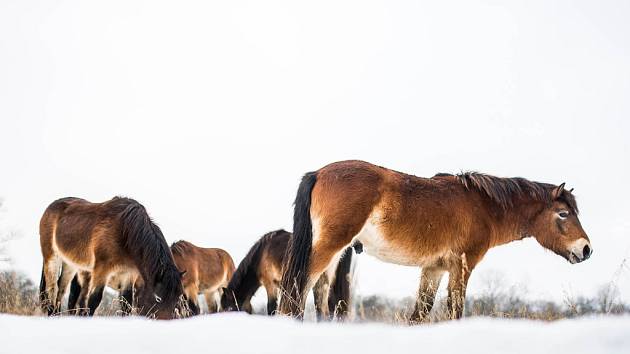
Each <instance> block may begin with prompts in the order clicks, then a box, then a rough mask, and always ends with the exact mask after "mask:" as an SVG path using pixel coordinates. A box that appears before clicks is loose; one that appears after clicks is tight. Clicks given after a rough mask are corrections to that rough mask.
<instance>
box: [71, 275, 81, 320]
mask: <svg viewBox="0 0 630 354" xmlns="http://www.w3.org/2000/svg"><path fill="white" fill-rule="evenodd" d="M81 290H82V289H81V284H80V283H79V274H75V275H74V278H72V282H70V292H69V293H68V310H69V311H71V312H72V313H74V314H76V308H77V303H78V302H79V295H81Z"/></svg>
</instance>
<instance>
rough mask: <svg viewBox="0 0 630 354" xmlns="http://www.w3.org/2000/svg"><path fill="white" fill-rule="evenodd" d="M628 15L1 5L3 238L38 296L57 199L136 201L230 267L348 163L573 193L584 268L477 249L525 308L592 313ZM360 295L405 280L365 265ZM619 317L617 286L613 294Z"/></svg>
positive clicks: (611, 230) (616, 208)
mask: <svg viewBox="0 0 630 354" xmlns="http://www.w3.org/2000/svg"><path fill="white" fill-rule="evenodd" d="M629 18H630V2H628V1H624V0H621V1H504V0H500V1H499V0H497V1H468V0H466V1H432V2H428V1H357V2H348V1H338V0H335V1H317V2H301V1H295V0H291V1H227V2H225V1H212V2H210V1H173V2H170V3H168V2H158V1H129V0H125V1H108V2H98V3H96V2H87V1H50V0H46V1H25V0H19V1H18V0H15V1H10V0H9V1H7V0H2V1H0V122H1V125H0V198H2V199H3V200H4V203H3V204H4V205H3V207H2V209H1V210H0V224H1V225H0V230H1V231H3V232H9V231H13V232H15V233H16V234H17V235H19V236H20V237H19V238H18V239H17V240H14V241H11V242H10V244H9V247H10V248H9V252H10V255H11V257H12V258H13V263H12V265H11V266H12V267H15V268H18V269H20V270H22V271H24V272H25V273H26V274H27V275H29V276H30V277H32V278H33V279H36V280H37V282H38V279H39V274H40V270H41V253H40V249H39V236H38V223H39V218H40V217H41V214H42V213H43V211H44V209H45V208H46V206H47V205H48V204H49V203H50V202H52V201H53V200H55V199H57V198H60V197H65V196H77V197H82V198H86V199H89V200H91V201H104V200H106V199H109V198H111V197H113V196H114V195H125V196H129V197H133V198H135V199H137V200H138V201H140V202H141V203H143V204H144V205H145V206H146V208H147V209H148V210H149V212H150V214H151V215H152V216H153V218H154V219H155V220H156V222H157V223H158V224H159V225H160V226H161V227H162V229H163V231H164V233H165V235H166V238H167V240H168V241H169V242H172V241H175V240H178V239H187V240H190V241H192V242H194V243H196V244H198V245H200V246H208V247H221V248H224V249H226V250H227V251H229V252H230V253H231V254H232V256H233V257H234V259H235V261H236V262H238V261H240V259H241V258H242V256H243V255H244V254H245V252H246V251H247V249H248V248H249V247H250V246H251V245H252V244H253V242H254V241H255V240H256V239H257V238H258V237H260V236H261V235H262V234H263V233H265V232H267V231H270V230H274V229H277V228H286V229H288V230H290V229H291V227H292V221H291V216H292V205H291V204H292V201H293V199H294V197H295V191H296V188H297V185H298V182H299V180H300V178H301V176H302V174H303V173H305V172H307V171H311V170H315V169H318V168H320V167H322V166H324V165H325V164H327V163H330V162H333V161H338V160H345V159H362V160H366V161H370V162H373V163H376V164H380V165H383V166H386V167H389V168H393V169H396V170H400V171H404V172H408V173H411V174H415V175H418V176H432V175H433V174H435V173H436V172H459V171H462V170H464V171H466V170H476V171H481V172H486V173H490V174H495V175H499V176H522V177H526V178H529V179H532V180H536V181H544V182H549V183H554V184H559V183H561V182H566V183H567V187H568V188H575V191H574V193H575V195H576V196H577V198H578V203H579V207H580V210H581V215H580V219H581V221H582V224H583V226H584V228H585V230H586V231H587V233H588V234H589V236H590V238H591V242H592V244H593V249H594V254H593V257H592V258H591V259H590V260H588V261H587V262H584V263H582V264H578V265H570V264H569V263H568V262H566V261H565V260H564V259H562V258H560V257H558V256H556V255H554V254H552V253H551V252H549V251H545V250H544V249H543V248H542V247H540V246H539V245H538V244H537V243H536V242H535V241H534V240H533V239H529V240H526V241H523V242H516V243H513V244H510V245H507V246H502V247H499V248H496V249H493V250H491V251H490V252H489V253H488V255H487V256H486V258H485V259H484V260H483V261H482V262H481V264H480V265H479V267H478V268H477V270H476V271H475V273H473V276H472V278H471V281H470V290H471V292H473V293H474V292H479V291H483V289H484V287H485V283H486V281H487V279H488V278H493V277H495V274H501V275H502V277H503V278H504V283H506V285H507V286H518V287H519V288H523V289H526V290H527V294H528V296H533V297H536V298H552V299H562V298H563V297H565V296H566V295H573V296H577V295H592V294H595V292H596V291H597V289H598V288H599V287H600V286H601V285H603V284H605V283H608V282H610V281H611V280H612V279H614V278H615V277H616V275H615V274H616V272H617V270H619V269H620V266H621V264H622V261H623V259H624V258H628V257H630V203H628V200H630V192H629V188H628V183H627V180H628V176H630V166H629V162H628V153H629V145H630V143H629V142H628V139H629V138H630V122H629V119H630V64H629V63H630V22H629V21H628V19H629ZM357 274H358V282H359V283H358V284H359V285H358V291H359V292H360V293H361V294H373V293H382V294H387V295H390V296H406V295H412V294H413V293H414V292H415V291H416V288H417V283H418V276H419V270H418V269H415V268H408V267H403V266H396V265H389V264H384V263H381V262H380V261H378V260H375V259H373V258H371V257H370V256H368V255H361V256H360V257H359V260H358V265H357ZM618 282H619V284H620V286H621V288H622V296H623V297H624V299H625V300H626V301H630V271H628V270H626V271H625V273H621V276H620V280H619V281H618Z"/></svg>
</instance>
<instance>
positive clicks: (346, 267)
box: [328, 247, 352, 319]
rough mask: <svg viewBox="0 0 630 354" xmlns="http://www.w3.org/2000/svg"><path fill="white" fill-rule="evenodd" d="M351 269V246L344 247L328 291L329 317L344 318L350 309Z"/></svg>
mask: <svg viewBox="0 0 630 354" xmlns="http://www.w3.org/2000/svg"><path fill="white" fill-rule="evenodd" d="M351 270H352V247H348V248H346V250H345V251H344V253H343V255H342V256H341V259H340V260H339V264H338V265H337V270H336V272H335V282H334V283H333V284H332V286H331V287H330V292H329V293H328V309H329V311H330V316H331V319H332V317H333V316H335V315H336V316H337V318H339V319H345V318H346V317H347V316H348V313H349V309H350V300H351V299H350V278H351V277H352V274H350V272H351Z"/></svg>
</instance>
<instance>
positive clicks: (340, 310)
mask: <svg viewBox="0 0 630 354" xmlns="http://www.w3.org/2000/svg"><path fill="white" fill-rule="evenodd" d="M290 239H291V233H290V232H287V231H285V230H276V231H273V232H269V233H267V234H265V235H264V236H263V237H261V238H260V239H259V240H258V241H256V243H255V244H254V245H253V246H252V247H251V248H250V250H249V252H247V255H246V256H245V258H243V260H242V261H241V263H240V264H239V265H238V268H237V269H236V272H234V276H232V280H230V283H229V284H228V286H227V288H226V289H224V291H223V296H222V297H221V306H222V307H223V309H224V310H225V311H237V310H244V311H246V312H248V313H252V308H251V303H250V300H251V298H252V296H254V294H255V293H256V291H257V290H258V288H260V287H261V286H263V287H264V288H265V291H266V293H267V314H268V315H272V314H274V313H275V311H276V307H277V301H278V296H279V295H280V294H279V290H280V287H279V285H280V280H281V279H282V265H283V260H284V258H285V253H286V249H287V246H288V245H289V240H290ZM351 262H352V250H351V249H348V250H347V251H346V254H345V257H343V258H342V260H341V262H340V264H339V267H337V269H336V270H335V269H334V268H332V267H331V270H332V271H331V273H323V274H322V275H321V277H320V279H319V281H318V282H317V284H316V285H315V287H314V288H313V295H314V298H315V308H316V311H317V318H318V320H323V319H325V318H332V317H333V316H334V315H335V313H336V314H337V316H338V317H339V318H342V317H344V316H345V315H346V314H347V311H348V308H347V306H348V302H349V300H350V282H349V279H348V277H349V275H350V264H351ZM331 281H333V284H332V287H331V284H330V283H331ZM329 290H330V291H329ZM329 295H330V296H329Z"/></svg>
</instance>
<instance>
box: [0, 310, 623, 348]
mask: <svg viewBox="0 0 630 354" xmlns="http://www.w3.org/2000/svg"><path fill="white" fill-rule="evenodd" d="M0 328H2V331H1V333H0V353H2V354H5V353H6V354H9V353H10V354H19V353H47V354H53V353H63V354H72V353H81V354H85V353H95V354H99V353H108V354H109V353H112V352H115V353H117V354H118V353H134V354H135V353H151V354H157V353H177V354H179V353H193V352H203V353H215V352H220V353H229V354H234V353H274V354H281V353H305V354H306V353H318V354H321V353H327V354H328V353H349V352H360V353H381V354H384V353H387V354H388V353H404V352H427V351H429V352H437V351H439V352H440V353H467V354H471V353H502V354H503V353H508V352H509V353H528V354H531V353H571V354H580V353H588V354H593V353H630V317H593V318H583V319H577V320H563V321H558V322H552V323H545V322H533V321H525V320H500V319H488V318H475V319H466V320H462V321H452V322H445V323H439V324H433V325H423V326H416V327H405V326H392V325H385V324H330V323H325V324H317V323H308V322H307V323H299V322H296V321H293V320H291V319H288V318H279V317H275V318H269V317H263V316H249V315H245V314H218V315H209V316H199V317H196V318H192V319H186V320H175V321H152V320H146V319H140V318H124V319H123V318H111V317H100V318H99V317H97V318H91V319H86V318H72V317H60V318H51V319H48V318H43V317H18V316H11V315H0Z"/></svg>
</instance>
